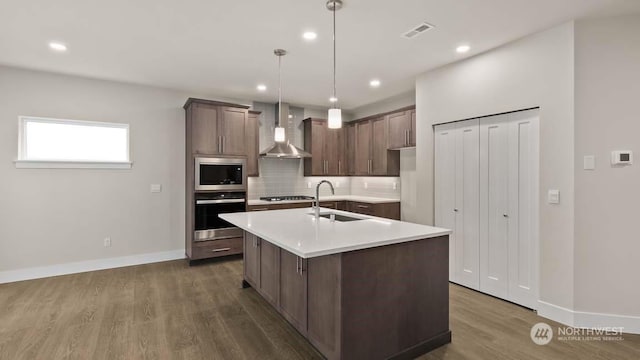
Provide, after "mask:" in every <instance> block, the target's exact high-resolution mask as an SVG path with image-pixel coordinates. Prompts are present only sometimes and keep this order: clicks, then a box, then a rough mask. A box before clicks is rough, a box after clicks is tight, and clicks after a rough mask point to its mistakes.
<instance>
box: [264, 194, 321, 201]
mask: <svg viewBox="0 0 640 360" xmlns="http://www.w3.org/2000/svg"><path fill="white" fill-rule="evenodd" d="M260 200H265V201H291V200H313V197H312V196H304V195H287V196H263V197H261V198H260Z"/></svg>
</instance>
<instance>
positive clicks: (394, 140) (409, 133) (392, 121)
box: [387, 109, 416, 149]
mask: <svg viewBox="0 0 640 360" xmlns="http://www.w3.org/2000/svg"><path fill="white" fill-rule="evenodd" d="M387 119H388V121H389V149H402V148H406V147H413V146H416V110H415V109H407V110H401V111H397V112H394V113H391V114H388V115H387Z"/></svg>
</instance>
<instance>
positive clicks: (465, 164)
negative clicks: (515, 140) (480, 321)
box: [454, 120, 480, 289]
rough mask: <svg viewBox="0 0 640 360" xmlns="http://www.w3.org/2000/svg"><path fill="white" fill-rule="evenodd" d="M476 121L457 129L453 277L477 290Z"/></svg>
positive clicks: (478, 204) (462, 123) (478, 201)
mask: <svg viewBox="0 0 640 360" xmlns="http://www.w3.org/2000/svg"><path fill="white" fill-rule="evenodd" d="M478 124H479V123H478V120H467V121H463V122H459V123H457V126H456V206H455V208H454V214H455V217H456V219H455V232H456V238H455V243H456V245H455V247H456V249H455V251H456V256H455V258H456V264H455V272H456V274H455V277H456V282H458V283H459V284H461V285H464V286H467V287H470V288H472V289H478V285H479V279H480V277H479V266H480V265H479V258H478V246H479V231H480V228H479V220H480V217H479V213H478V212H479V210H480V196H479V190H480V186H479V177H480V163H479V148H480V136H479V130H480V129H479V127H478Z"/></svg>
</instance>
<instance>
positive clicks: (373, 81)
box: [369, 79, 380, 88]
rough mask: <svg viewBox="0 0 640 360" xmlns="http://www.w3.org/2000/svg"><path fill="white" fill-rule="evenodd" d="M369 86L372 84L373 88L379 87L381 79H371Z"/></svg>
mask: <svg viewBox="0 0 640 360" xmlns="http://www.w3.org/2000/svg"><path fill="white" fill-rule="evenodd" d="M369 86H371V87H373V88H377V87H378V86H380V80H378V79H373V80H371V81H369Z"/></svg>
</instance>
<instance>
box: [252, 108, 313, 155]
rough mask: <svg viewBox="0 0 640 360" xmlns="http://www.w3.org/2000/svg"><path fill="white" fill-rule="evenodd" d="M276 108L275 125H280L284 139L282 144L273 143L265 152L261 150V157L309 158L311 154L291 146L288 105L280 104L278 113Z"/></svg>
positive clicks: (291, 136) (291, 137) (291, 135)
mask: <svg viewBox="0 0 640 360" xmlns="http://www.w3.org/2000/svg"><path fill="white" fill-rule="evenodd" d="M275 107H276V116H275V118H276V126H277V124H282V125H283V127H284V129H285V135H286V137H285V139H286V141H284V142H277V141H276V142H275V143H274V144H273V145H272V146H270V147H268V148H267V149H266V150H263V151H262V152H261V153H260V156H261V157H268V158H280V159H302V158H309V157H311V154H309V153H308V152H306V151H304V150H302V149H300V148H299V147H297V146H295V145H293V144H292V143H291V140H292V139H293V135H294V134H293V131H292V130H293V129H292V128H291V127H292V126H291V124H290V121H289V104H287V103H282V112H281V113H280V112H279V111H278V105H277V104H276V105H275ZM278 117H280V121H279V122H278V120H277V119H278Z"/></svg>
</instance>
